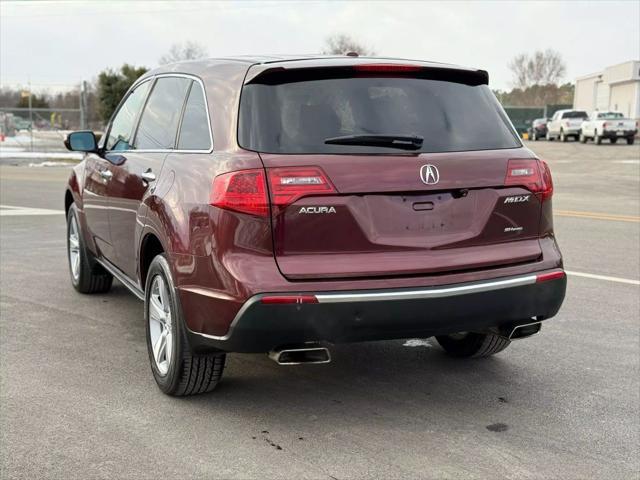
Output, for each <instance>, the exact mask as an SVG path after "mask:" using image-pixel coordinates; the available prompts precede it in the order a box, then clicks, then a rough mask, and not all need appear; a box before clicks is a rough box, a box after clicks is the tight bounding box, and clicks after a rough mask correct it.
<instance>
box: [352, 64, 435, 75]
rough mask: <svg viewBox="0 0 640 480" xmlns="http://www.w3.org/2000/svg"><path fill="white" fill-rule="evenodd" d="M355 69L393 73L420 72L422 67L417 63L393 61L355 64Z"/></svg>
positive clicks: (358, 70)
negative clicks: (399, 63)
mask: <svg viewBox="0 0 640 480" xmlns="http://www.w3.org/2000/svg"><path fill="white" fill-rule="evenodd" d="M353 69H354V70H355V71H357V72H372V73H375V72H380V73H392V72H407V73H410V72H419V71H420V70H422V67H419V66H417V65H396V64H393V63H369V64H366V65H354V66H353Z"/></svg>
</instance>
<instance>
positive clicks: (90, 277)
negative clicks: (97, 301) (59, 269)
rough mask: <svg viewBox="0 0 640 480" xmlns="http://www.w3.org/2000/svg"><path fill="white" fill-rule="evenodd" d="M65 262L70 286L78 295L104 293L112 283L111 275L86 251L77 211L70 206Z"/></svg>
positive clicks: (72, 205) (74, 207) (73, 206)
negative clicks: (67, 264)
mask: <svg viewBox="0 0 640 480" xmlns="http://www.w3.org/2000/svg"><path fill="white" fill-rule="evenodd" d="M67 260H68V263H69V275H70V277H71V285H73V288H75V289H76V290H77V291H78V292H80V293H104V292H107V291H109V289H110V288H111V284H112V283H113V275H111V274H110V273H109V272H107V271H106V270H105V269H104V268H102V266H101V265H100V264H98V263H97V262H96V261H95V260H94V258H93V255H92V254H91V253H90V252H89V251H88V250H87V247H86V245H85V242H84V238H83V237H82V229H81V228H80V221H79V220H78V209H77V208H76V206H75V204H73V203H72V204H71V207H69V211H68V212H67Z"/></svg>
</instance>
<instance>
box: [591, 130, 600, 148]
mask: <svg viewBox="0 0 640 480" xmlns="http://www.w3.org/2000/svg"><path fill="white" fill-rule="evenodd" d="M594 135H595V136H594V137H593V143H595V144H596V145H602V137H601V136H600V135H598V131H597V130H596V132H595V133H594Z"/></svg>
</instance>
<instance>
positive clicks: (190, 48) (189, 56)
mask: <svg viewBox="0 0 640 480" xmlns="http://www.w3.org/2000/svg"><path fill="white" fill-rule="evenodd" d="M207 55H209V54H208V53H207V49H206V47H204V46H203V45H201V44H199V43H197V42H186V43H184V44H183V43H174V44H173V45H172V46H171V48H170V49H169V52H168V53H165V54H164V55H162V56H161V57H160V59H159V60H158V63H159V64H160V65H166V64H167V63H174V62H182V61H184V60H197V59H198V58H204V57H206V56H207Z"/></svg>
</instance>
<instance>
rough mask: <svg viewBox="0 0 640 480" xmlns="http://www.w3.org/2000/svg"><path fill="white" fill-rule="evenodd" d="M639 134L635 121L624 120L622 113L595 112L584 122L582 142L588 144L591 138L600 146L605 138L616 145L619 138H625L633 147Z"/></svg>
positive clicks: (581, 131) (581, 134) (581, 135)
mask: <svg viewBox="0 0 640 480" xmlns="http://www.w3.org/2000/svg"><path fill="white" fill-rule="evenodd" d="M636 133H638V124H637V122H636V121H635V120H630V119H628V118H624V115H623V114H622V113H620V112H593V113H592V114H591V117H590V118H589V119H587V120H585V121H584V122H582V128H581V130H580V141H581V142H582V143H586V142H587V140H589V139H590V138H592V139H593V141H594V142H595V143H596V144H597V145H600V144H601V143H602V139H603V138H608V139H609V141H610V142H611V143H616V142H617V141H618V139H619V138H625V139H626V140H627V143H628V144H629V145H633V140H634V137H635V135H636Z"/></svg>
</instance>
